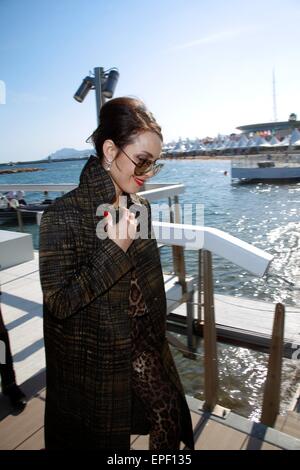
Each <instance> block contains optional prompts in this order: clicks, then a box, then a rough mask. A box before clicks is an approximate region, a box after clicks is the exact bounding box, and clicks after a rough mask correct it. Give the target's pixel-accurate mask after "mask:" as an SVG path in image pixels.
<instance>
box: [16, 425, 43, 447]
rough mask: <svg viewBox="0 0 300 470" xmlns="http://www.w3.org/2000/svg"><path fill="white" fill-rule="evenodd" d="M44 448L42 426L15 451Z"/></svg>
mask: <svg viewBox="0 0 300 470" xmlns="http://www.w3.org/2000/svg"><path fill="white" fill-rule="evenodd" d="M44 447H45V441H44V426H43V427H42V428H41V429H39V430H38V431H36V432H35V433H34V434H33V435H32V436H30V437H29V438H28V439H26V440H25V441H24V442H22V443H21V444H20V445H18V447H16V448H15V450H42V449H44Z"/></svg>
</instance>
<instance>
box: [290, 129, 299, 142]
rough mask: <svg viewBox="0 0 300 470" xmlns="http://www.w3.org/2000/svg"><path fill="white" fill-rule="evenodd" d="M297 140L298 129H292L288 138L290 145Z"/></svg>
mask: <svg viewBox="0 0 300 470" xmlns="http://www.w3.org/2000/svg"><path fill="white" fill-rule="evenodd" d="M298 140H300V132H299V131H298V129H294V130H293V132H292V134H291V136H290V143H291V144H292V145H295V142H297V141H298Z"/></svg>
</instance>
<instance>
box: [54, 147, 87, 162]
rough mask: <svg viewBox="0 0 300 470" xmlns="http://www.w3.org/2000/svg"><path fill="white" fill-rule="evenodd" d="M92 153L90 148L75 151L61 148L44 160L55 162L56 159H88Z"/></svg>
mask: <svg viewBox="0 0 300 470" xmlns="http://www.w3.org/2000/svg"><path fill="white" fill-rule="evenodd" d="M93 152H94V150H93V149H92V148H90V149H85V150H76V149H72V148H63V149H60V150H57V151H56V152H54V153H51V154H50V155H49V156H48V157H46V158H45V160H48V159H51V160H55V159H57V158H81V157H88V156H89V155H91V154H92V153H93Z"/></svg>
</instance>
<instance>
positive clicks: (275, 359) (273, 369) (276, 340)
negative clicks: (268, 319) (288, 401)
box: [261, 303, 285, 426]
mask: <svg viewBox="0 0 300 470" xmlns="http://www.w3.org/2000/svg"><path fill="white" fill-rule="evenodd" d="M284 314H285V309H284V305H283V304H280V303H278V304H276V308H275V316H274V322H273V331H272V341H271V349H270V356H269V363H268V374H267V379H266V384H265V389H264V398H263V406H262V413H261V422H262V423H263V424H265V425H266V426H273V425H274V423H275V421H276V418H277V415H278V414H279V409H280V388H281V367H282V354H283V340H284Z"/></svg>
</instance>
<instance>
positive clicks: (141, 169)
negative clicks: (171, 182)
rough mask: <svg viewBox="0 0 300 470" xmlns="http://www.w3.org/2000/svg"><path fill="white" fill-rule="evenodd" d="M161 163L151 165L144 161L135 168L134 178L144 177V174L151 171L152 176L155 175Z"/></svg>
mask: <svg viewBox="0 0 300 470" xmlns="http://www.w3.org/2000/svg"><path fill="white" fill-rule="evenodd" d="M163 166H164V165H163V163H152V162H150V161H149V160H145V162H143V163H142V164H140V163H138V164H137V165H136V167H135V171H134V173H135V174H136V176H141V175H145V174H146V173H149V171H152V173H153V176H154V175H157V173H158V172H159V171H160V170H161V169H162V167H163Z"/></svg>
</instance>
